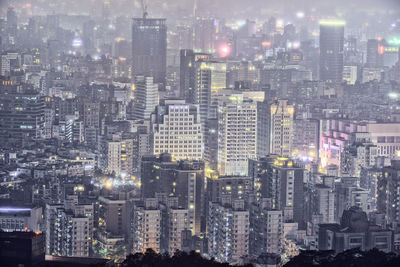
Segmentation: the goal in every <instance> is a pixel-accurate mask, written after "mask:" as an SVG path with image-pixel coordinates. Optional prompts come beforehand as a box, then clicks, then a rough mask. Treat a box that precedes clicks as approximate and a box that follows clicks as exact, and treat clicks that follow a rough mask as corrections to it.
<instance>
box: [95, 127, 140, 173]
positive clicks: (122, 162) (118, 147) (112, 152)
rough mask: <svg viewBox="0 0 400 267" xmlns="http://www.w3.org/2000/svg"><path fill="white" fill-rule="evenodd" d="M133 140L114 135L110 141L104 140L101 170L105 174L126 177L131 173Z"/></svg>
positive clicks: (128, 137)
mask: <svg viewBox="0 0 400 267" xmlns="http://www.w3.org/2000/svg"><path fill="white" fill-rule="evenodd" d="M133 149H134V140H133V138H131V137H130V136H124V135H122V134H121V133H120V134H114V135H113V136H112V138H111V139H109V140H104V142H103V151H104V158H103V161H102V164H101V166H102V168H103V170H105V171H106V172H107V173H114V175H117V176H118V175H121V176H124V177H126V176H127V175H131V174H132V173H133Z"/></svg>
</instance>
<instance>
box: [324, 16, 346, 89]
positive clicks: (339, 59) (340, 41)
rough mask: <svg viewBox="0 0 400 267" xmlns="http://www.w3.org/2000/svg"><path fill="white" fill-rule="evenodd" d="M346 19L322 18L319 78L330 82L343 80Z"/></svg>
mask: <svg viewBox="0 0 400 267" xmlns="http://www.w3.org/2000/svg"><path fill="white" fill-rule="evenodd" d="M344 25H345V22H344V21H336V20H322V21H320V33H319V48H320V60H319V64H320V65H319V69H320V73H319V78H320V80H322V81H325V82H328V83H341V82H342V80H343V49H344Z"/></svg>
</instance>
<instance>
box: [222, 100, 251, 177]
mask: <svg viewBox="0 0 400 267" xmlns="http://www.w3.org/2000/svg"><path fill="white" fill-rule="evenodd" d="M217 119H218V127H219V128H218V152H217V161H218V163H217V169H218V171H219V173H220V175H247V170H248V162H247V161H248V159H249V158H254V157H256V150H257V103H256V102H255V101H253V100H250V99H248V98H245V97H244V96H243V94H232V95H230V96H222V97H221V98H220V99H219V103H218V114H217Z"/></svg>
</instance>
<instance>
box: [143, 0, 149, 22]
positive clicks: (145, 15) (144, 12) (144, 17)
mask: <svg viewBox="0 0 400 267" xmlns="http://www.w3.org/2000/svg"><path fill="white" fill-rule="evenodd" d="M142 11H143V19H146V18H147V15H148V13H147V1H146V0H142Z"/></svg>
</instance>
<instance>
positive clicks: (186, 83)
mask: <svg viewBox="0 0 400 267" xmlns="http://www.w3.org/2000/svg"><path fill="white" fill-rule="evenodd" d="M210 59H211V54H204V53H195V52H194V51H193V50H191V49H182V50H181V52H180V87H179V90H180V93H179V94H180V97H181V98H183V99H185V100H186V103H192V104H194V103H196V102H195V99H196V98H195V86H196V65H195V63H196V62H198V61H199V60H210Z"/></svg>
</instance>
